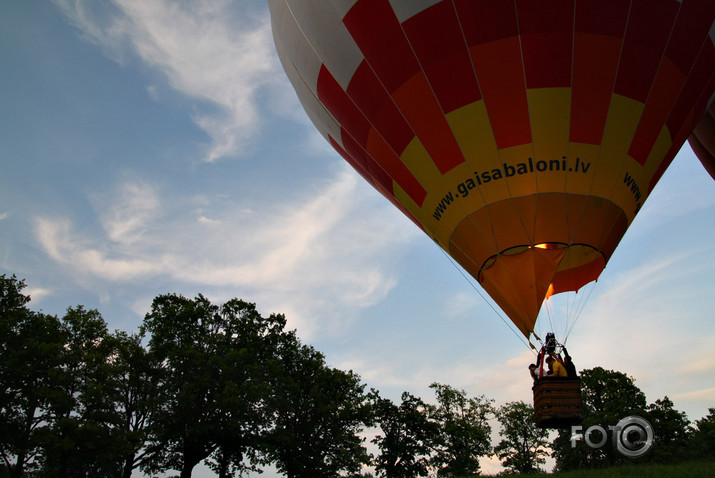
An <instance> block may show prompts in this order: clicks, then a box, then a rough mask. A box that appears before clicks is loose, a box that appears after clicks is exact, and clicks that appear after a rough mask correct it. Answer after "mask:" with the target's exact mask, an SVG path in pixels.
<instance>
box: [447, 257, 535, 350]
mask: <svg viewBox="0 0 715 478" xmlns="http://www.w3.org/2000/svg"><path fill="white" fill-rule="evenodd" d="M436 245H437V247H438V249H439V250H440V251H442V254H444V256H445V257H446V258H447V259H448V260H449V262H450V263H451V264H452V266H454V268H455V269H457V271H458V272H459V273H460V274H461V275H462V277H463V278H464V280H465V281H467V283H468V284H469V285H470V286H471V287H472V289H474V290H475V291H476V292H477V294H479V297H481V298H482V300H484V302H485V303H486V304H487V305H488V306H489V307H490V308H491V309H492V310H493V311H494V313H495V314H496V315H497V317H499V319H501V321H502V322H504V325H506V326H507V327H508V328H509V330H511V332H512V333H513V334H514V335H515V336H516V338H518V339H519V340H520V341H521V343H522V344H524V346H525V347H526V348H527V349H529V350H530V351H531V352H532V353H533V354H534V355H536V352H535V351H534V349H533V347H531V346H530V345H529V343H528V342H527V341H526V340H525V339H524V337H523V336H522V335H520V334H519V333H518V332H517V331H516V330H514V327H513V326H512V325H511V324H509V322H507V321H506V319H505V318H504V317H503V316H502V315H501V314H500V313H499V311H498V310H497V309H496V307H494V305H493V304H492V303H491V302H489V301H488V300H487V298H486V297H484V294H482V293H481V292H480V291H479V289H478V288H477V287H476V286H475V285H474V283H473V282H472V281H471V280H469V277H467V275H466V274H465V273H464V270H463V269H462V268H461V267H459V266H458V265H457V263H456V262H455V261H454V259H452V257H450V255H449V254H447V252H446V251H445V250H444V249H442V248H441V247H439V245H438V244H436Z"/></svg>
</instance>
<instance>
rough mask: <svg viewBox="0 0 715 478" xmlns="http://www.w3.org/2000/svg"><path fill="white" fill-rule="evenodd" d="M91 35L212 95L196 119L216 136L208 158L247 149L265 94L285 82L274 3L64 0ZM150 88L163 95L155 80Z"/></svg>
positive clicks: (119, 56)
mask: <svg viewBox="0 0 715 478" xmlns="http://www.w3.org/2000/svg"><path fill="white" fill-rule="evenodd" d="M57 4H58V5H59V6H60V8H61V9H62V11H63V12H64V13H65V15H66V16H67V18H68V19H69V20H70V21H71V22H72V23H73V24H74V25H75V26H76V27H77V28H79V29H80V31H81V32H82V33H83V35H84V37H85V38H86V39H88V40H89V41H92V42H94V43H96V44H98V45H100V46H101V47H102V48H103V49H104V51H106V52H107V54H108V55H110V56H111V57H112V58H114V59H116V60H117V61H126V59H125V58H126V57H127V55H128V53H127V51H129V52H131V53H133V54H135V55H138V56H139V58H141V60H142V61H143V62H144V63H145V64H147V65H148V66H149V67H150V68H153V69H155V70H157V71H159V72H161V73H162V74H163V75H165V76H166V78H167V79H168V82H169V84H170V85H171V87H172V88H174V89H175V90H176V91H178V92H180V93H181V94H184V95H187V96H189V97H191V98H194V99H197V100H200V101H202V102H206V103H207V104H208V107H207V108H204V110H205V111H197V112H196V113H195V114H194V121H195V122H196V124H197V125H198V126H199V127H201V128H202V129H203V130H204V131H205V132H206V133H207V134H208V135H209V137H210V138H211V140H212V143H211V145H210V147H209V148H208V150H207V151H206V153H205V156H204V159H205V160H206V161H214V160H216V159H218V158H221V157H225V156H234V155H238V154H241V152H242V150H243V148H244V147H245V146H246V145H247V143H248V142H249V141H250V140H251V138H252V136H253V135H254V133H255V132H256V131H257V130H258V128H259V127H260V125H261V117H260V115H259V113H258V106H257V102H258V94H259V92H260V91H262V88H265V87H269V88H275V89H276V90H278V85H284V84H285V79H284V76H283V75H282V73H281V72H279V71H278V68H279V66H278V61H277V60H276V58H275V53H274V49H273V46H272V45H273V44H272V40H271V33H270V32H271V30H270V22H269V18H268V14H267V9H265V8H264V9H262V10H261V11H260V12H261V14H258V15H252V14H248V13H246V12H247V11H249V9H247V8H243V9H242V10H241V12H240V13H239V11H238V8H236V6H235V5H234V4H233V2H229V1H210V0H200V1H192V2H172V1H168V0H156V1H151V2H145V1H141V0H112V1H111V7H113V8H109V7H108V6H107V5H106V4H105V5H104V7H100V6H97V5H96V4H95V3H94V2H91V1H88V0H57ZM148 89H149V91H150V93H151V95H152V96H153V97H157V92H156V89H155V87H154V86H152V85H149V86H148Z"/></svg>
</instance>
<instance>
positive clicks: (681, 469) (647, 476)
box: [500, 461, 715, 478]
mask: <svg viewBox="0 0 715 478" xmlns="http://www.w3.org/2000/svg"><path fill="white" fill-rule="evenodd" d="M500 476H524V477H528V476H534V477H537V476H544V475H500ZM548 476H553V477H555V478H614V477H615V478H697V477H709V476H713V477H715V461H693V462H687V463H678V464H670V465H657V464H641V465H623V466H614V467H611V468H601V469H597V470H576V471H566V472H560V473H553V474H550V475H548Z"/></svg>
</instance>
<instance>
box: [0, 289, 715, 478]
mask: <svg viewBox="0 0 715 478" xmlns="http://www.w3.org/2000/svg"><path fill="white" fill-rule="evenodd" d="M25 287H26V285H25V282H24V281H22V280H18V279H17V278H16V277H15V276H11V277H7V276H5V275H1V276H0V458H1V459H2V461H1V462H0V477H5V476H7V477H13V478H14V477H24V476H36V477H44V476H48V477H49V476H52V477H112V478H114V477H117V478H119V477H121V478H129V477H130V476H132V472H135V471H137V470H141V471H143V472H144V473H148V474H150V475H155V474H160V473H166V472H167V471H168V470H176V471H178V472H179V473H180V476H181V477H189V476H191V473H192V470H193V469H194V467H195V466H196V465H197V464H198V463H201V462H203V463H205V464H207V465H208V466H209V467H211V468H212V469H213V470H214V471H215V472H216V474H217V475H218V476H219V477H222V478H223V477H233V476H243V475H245V473H246V472H247V471H249V470H260V469H261V468H262V467H264V466H265V465H268V464H270V465H272V466H273V467H274V468H276V469H277V470H279V471H280V472H281V473H283V474H285V476H286V477H288V478H307V477H310V478H320V477H326V478H327V477H338V476H342V477H350V478H356V477H359V476H370V473H373V472H374V473H375V474H376V475H377V476H380V477H394V478H411V477H419V476H432V475H435V474H436V475H437V476H445V477H456V476H459V477H462V476H472V475H477V474H479V473H480V471H481V470H480V463H479V460H480V459H482V458H484V457H487V456H490V455H492V454H496V456H497V457H498V458H499V459H500V460H501V462H502V464H503V466H504V467H505V468H506V469H508V470H511V471H514V472H519V473H528V472H535V471H539V470H540V465H543V464H544V455H545V453H546V450H547V448H549V447H548V444H547V442H546V439H545V436H546V435H545V432H544V430H541V429H537V428H536V426H535V423H534V420H533V409H532V407H531V406H530V405H529V404H526V403H523V402H509V403H506V404H504V405H502V406H500V407H495V406H494V404H493V400H491V399H489V398H487V397H485V396H484V395H476V396H470V395H468V394H467V392H466V391H464V390H460V389H457V388H454V387H452V386H450V385H445V384H439V383H433V384H432V385H431V386H430V387H431V389H432V390H433V391H434V395H435V402H434V403H430V402H428V401H425V400H423V399H422V398H420V397H417V396H415V395H412V394H410V393H408V392H404V393H403V394H402V396H401V402H400V403H393V402H392V401H391V400H390V399H388V398H385V397H382V396H380V393H379V392H378V391H377V390H371V391H369V392H366V390H365V389H366V384H364V383H363V382H362V380H361V378H360V377H359V376H358V375H357V374H356V373H354V372H353V371H344V370H340V369H337V368H334V367H331V366H330V365H329V364H328V362H327V360H326V357H325V356H324V355H323V354H322V353H320V352H319V351H318V350H316V349H315V348H313V347H311V346H310V345H306V344H303V343H301V341H300V340H299V339H298V336H297V333H296V331H293V330H286V318H285V316H284V315H282V314H271V315H269V316H263V315H261V314H260V313H259V312H258V310H257V308H256V305H255V304H253V303H250V302H245V301H243V300H240V299H231V300H229V301H227V302H225V303H222V304H214V303H212V302H211V301H210V300H208V299H207V298H206V297H204V296H203V295H200V294H199V295H198V296H196V297H195V298H193V299H191V298H186V297H184V296H181V295H177V294H166V295H161V296H158V297H156V298H155V299H154V301H153V303H152V306H151V310H150V311H149V312H148V313H147V314H146V316H145V318H144V321H143V324H142V326H141V327H140V329H139V331H138V333H127V332H124V331H114V332H111V331H109V330H108V326H107V323H106V322H105V320H104V318H103V317H102V315H101V314H100V313H99V311H97V310H94V309H85V308H84V307H83V306H81V305H80V306H74V307H69V308H67V310H66V311H65V313H64V315H63V316H62V317H56V316H53V315H49V314H44V313H41V312H35V311H32V310H30V309H29V303H30V297H29V296H27V295H25V294H24V289H25ZM525 382H526V380H525ZM581 383H582V395H583V401H584V407H585V410H586V418H585V419H584V422H583V424H582V428H583V429H584V430H586V429H588V428H589V427H591V426H595V425H600V426H602V428H603V429H604V431H606V430H609V429H608V426H609V425H614V424H616V423H617V422H618V421H619V420H620V419H621V418H624V417H626V416H628V415H637V416H640V417H644V418H645V419H647V420H648V421H649V422H650V424H651V425H652V428H653V431H654V434H655V436H656V440H655V444H654V446H653V447H652V450H650V451H649V452H648V454H646V455H645V456H643V457H641V458H638V459H636V460H635V461H637V462H673V461H678V460H683V459H687V458H698V457H699V458H705V459H713V458H715V418H714V417H715V409H712V408H711V409H710V410H709V414H708V416H706V417H704V418H702V419H700V420H697V421H696V422H695V423H694V424H691V423H690V421H689V420H688V418H687V416H686V415H685V414H684V413H682V412H680V411H678V410H676V409H675V407H674V404H673V402H672V400H670V399H669V398H668V397H663V398H662V399H657V400H656V401H655V402H653V403H651V404H648V403H647V402H646V398H645V394H644V393H643V392H642V391H641V390H640V389H639V388H638V387H637V386H636V384H635V380H634V379H633V378H632V377H629V376H627V375H626V374H624V373H622V372H616V371H612V370H605V369H602V368H600V367H596V368H594V369H590V370H583V371H582V372H581ZM495 418H496V420H498V422H499V424H500V425H501V428H500V440H499V442H498V443H497V444H496V446H493V445H492V443H491V432H492V423H493V422H494V419H495ZM596 433H598V432H596ZM606 433H610V431H607V432H606ZM370 435H372V436H371V438H370V441H371V442H372V444H373V445H374V446H375V448H376V451H375V452H374V453H373V454H371V453H369V452H368V447H367V445H366V441H367V440H368V439H369V438H368V437H370ZM572 438H573V437H572V436H571V433H570V430H562V431H561V432H560V433H559V436H558V437H557V438H556V440H555V441H554V442H553V443H552V444H551V446H550V448H551V449H552V455H553V456H554V457H555V458H556V463H557V468H558V469H564V470H565V469H572V468H585V467H604V466H609V465H611V464H616V463H620V462H624V461H625V460H631V458H625V457H623V456H622V455H620V454H618V453H617V452H616V451H615V450H614V448H613V447H612V446H609V445H610V441H609V445H606V446H603V447H600V448H591V447H589V446H587V445H586V444H585V443H584V442H583V440H581V441H579V442H577V443H575V445H576V446H572ZM594 441H598V437H596V438H595V439H594Z"/></svg>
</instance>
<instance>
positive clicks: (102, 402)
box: [41, 306, 121, 477]
mask: <svg viewBox="0 0 715 478" xmlns="http://www.w3.org/2000/svg"><path fill="white" fill-rule="evenodd" d="M61 325H62V327H61V331H60V332H61V334H60V336H61V337H62V339H63V340H64V342H63V343H64V346H63V347H62V352H61V362H60V366H59V367H58V368H55V369H54V370H52V371H51V372H52V375H51V380H52V394H51V397H50V399H49V401H48V410H47V422H48V425H47V426H46V427H44V428H43V430H42V431H43V433H42V436H41V440H42V448H43V456H42V461H43V471H44V473H45V474H47V475H49V476H57V477H65V476H108V475H111V474H113V473H115V472H116V470H117V469H118V468H119V466H120V465H119V463H120V457H121V455H120V453H119V451H118V450H119V449H120V448H121V446H118V437H117V436H116V435H115V430H116V429H117V425H118V414H117V413H116V410H115V408H114V404H113V402H112V400H111V397H112V396H113V394H114V390H113V389H112V388H111V380H110V377H111V357H112V354H113V348H112V345H111V341H110V340H108V339H109V333H108V331H107V324H106V322H105V321H104V319H103V318H102V316H101V315H100V313H99V312H98V311H97V310H94V309H90V310H86V309H85V308H84V307H82V306H77V307H70V308H68V309H67V312H66V313H65V315H64V316H63V318H62V323H61Z"/></svg>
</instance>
